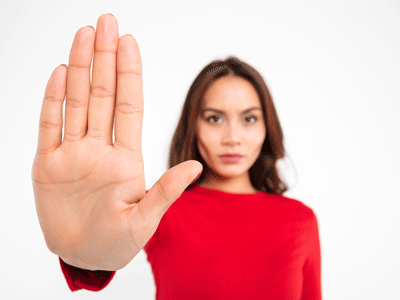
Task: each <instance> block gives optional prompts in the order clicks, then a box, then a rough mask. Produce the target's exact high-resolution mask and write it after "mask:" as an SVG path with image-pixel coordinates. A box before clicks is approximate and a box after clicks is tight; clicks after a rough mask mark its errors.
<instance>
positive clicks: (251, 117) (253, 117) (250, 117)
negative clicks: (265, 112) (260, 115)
mask: <svg viewBox="0 0 400 300" xmlns="http://www.w3.org/2000/svg"><path fill="white" fill-rule="evenodd" d="M245 119H246V120H251V119H254V122H248V123H255V122H256V121H257V117H256V116H247V117H246V118H245Z"/></svg>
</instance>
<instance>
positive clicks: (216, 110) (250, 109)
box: [201, 107, 261, 115]
mask: <svg viewBox="0 0 400 300" xmlns="http://www.w3.org/2000/svg"><path fill="white" fill-rule="evenodd" d="M254 109H258V110H261V107H251V108H249V109H246V110H244V111H242V113H241V114H242V115H244V114H246V113H248V112H250V111H252V110H254ZM206 111H215V112H217V113H219V114H221V115H225V112H223V111H222V110H218V109H215V108H211V107H209V108H204V109H203V110H202V111H201V112H202V113H205V112H206Z"/></svg>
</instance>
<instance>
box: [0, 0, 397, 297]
mask: <svg viewBox="0 0 400 300" xmlns="http://www.w3.org/2000/svg"><path fill="white" fill-rule="evenodd" d="M103 13H112V14H114V16H115V17H116V18H117V19H118V22H119V32H120V35H123V34H126V33H130V34H132V35H133V36H134V37H135V38H136V39H137V41H138V43H139V47H140V51H141V56H142V60H143V78H144V79H143V80H144V96H145V102H144V105H145V112H144V120H143V139H142V141H143V155H144V161H145V175H146V188H147V189H149V188H151V186H152V185H153V184H154V182H155V181H156V180H158V178H159V177H160V176H161V175H162V174H163V173H164V172H165V171H166V169H167V153H168V149H169V143H170V141H171V138H172V133H173V131H174V129H175V126H176V124H177V121H178V117H179V114H180V110H181V107H182V104H183V101H184V98H185V96H186V93H187V90H188V89H189V86H190V84H191V83H192V81H193V80H194V78H195V77H196V75H197V74H198V72H199V71H200V70H201V69H202V68H203V67H204V66H205V65H206V64H208V63H209V62H210V61H211V60H213V59H217V58H225V57H227V56H228V55H236V56H237V57H238V58H240V59H242V60H244V61H246V62H247V63H249V64H250V65H252V66H254V67H255V68H256V69H257V70H259V72H260V73H261V74H262V75H263V76H264V79H265V80H266V82H267V84H268V86H269V88H270V90H271V93H272V96H273V98H274V101H275V105H276V108H277V112H278V116H279V118H280V120H281V124H282V127H283V131H284V134H285V145H286V148H287V152H288V154H289V156H290V161H291V164H289V166H290V168H289V169H287V172H286V174H288V175H287V178H289V179H290V184H291V186H292V189H291V190H290V191H289V192H287V193H286V194H285V195H286V196H288V197H292V198H296V199H298V200H300V201H302V202H303V203H304V204H306V205H308V206H309V207H311V208H313V210H314V211H315V213H316V214H317V217H318V222H319V229H320V239H321V253H322V291H323V298H324V299H332V300H333V299H341V300H345V299H400V290H399V283H400V272H399V269H400V258H399V253H400V232H399V231H400V230H399V229H400V218H399V215H400V204H399V203H400V194H399V187H400V175H399V169H400V159H399V154H400V134H399V133H400V132H399V131H400V118H399V114H400V3H399V1H396V0H393V1H389V0H384V1H383V0H379V1H377V0H376V1H371V0H370V1H364V0H346V1H329V2H327V1H311V0H307V1H250V0H247V1H232V0H229V1H217V0H213V1H204V0H203V1H196V2H195V1H133V0H131V1H111V0H109V1H98V0H97V1H11V0H8V1H0V101H1V102H0V128H1V130H0V143H1V148H0V151H1V152H0V153H1V156H0V172H1V173H0V175H1V181H0V184H1V192H2V195H1V199H0V201H1V208H0V243H1V244H0V260H1V261H0V263H1V271H0V298H1V299H111V297H113V299H153V298H154V294H155V288H154V281H153V277H152V273H151V269H150V265H149V264H148V263H147V261H146V255H145V253H144V252H143V251H141V252H140V253H139V255H138V256H137V257H135V259H134V260H133V261H132V262H131V263H130V264H129V265H128V266H127V267H126V268H124V269H122V270H120V271H118V272H117V274H116V276H115V277H114V279H113V281H112V282H111V283H110V284H109V286H108V287H106V288H105V289H104V290H103V291H101V292H97V293H95V292H89V291H79V292H74V293H71V292H70V290H69V289H68V286H67V284H66V282H65V280H64V277H63V275H62V273H61V270H60V267H59V264H58V259H57V257H56V256H55V255H54V254H52V253H51V252H50V251H49V250H48V249H47V247H46V244H45V241H44V238H43V235H42V232H41V229H40V226H39V222H38V219H37V215H36V210H35V205H34V199H33V190H32V184H31V167H32V162H33V158H34V156H35V152H36V146H37V137H38V128H39V125H38V124H39V115H40V109H41V105H42V98H43V94H44V89H45V86H46V83H47V80H48V78H49V77H50V74H51V72H52V71H53V69H54V68H55V67H57V66H58V65H59V64H61V63H65V64H68V55H69V51H70V47H71V45H72V40H73V38H74V35H75V32H76V31H77V30H78V29H79V28H80V27H83V26H86V25H92V26H94V27H96V22H97V18H98V17H99V16H100V15H101V14H103ZM290 174H292V175H290ZM293 174H295V175H297V178H298V180H296V176H293ZM292 179H293V180H292Z"/></svg>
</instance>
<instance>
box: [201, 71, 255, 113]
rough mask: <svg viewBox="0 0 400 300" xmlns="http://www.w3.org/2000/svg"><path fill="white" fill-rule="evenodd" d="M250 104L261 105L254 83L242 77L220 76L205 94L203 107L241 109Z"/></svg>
mask: <svg viewBox="0 0 400 300" xmlns="http://www.w3.org/2000/svg"><path fill="white" fill-rule="evenodd" d="M250 106H252V107H261V103H260V99H259V97H258V93H257V91H256V89H255V88H254V87H253V85H252V84H251V83H250V82H249V81H247V80H246V79H243V78H241V77H236V76H235V77H234V76H232V77H230V76H225V77H222V78H219V79H217V80H216V81H215V82H214V83H212V85H211V86H210V87H209V88H208V90H207V91H206V92H205V94H204V99H203V108H208V107H212V108H220V109H225V110H231V109H234V110H236V109H238V110H241V109H246V108H248V107H250Z"/></svg>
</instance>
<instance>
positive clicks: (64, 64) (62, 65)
mask: <svg viewBox="0 0 400 300" xmlns="http://www.w3.org/2000/svg"><path fill="white" fill-rule="evenodd" d="M61 66H64V67H66V66H67V65H66V64H61V65H59V67H61Z"/></svg>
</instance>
